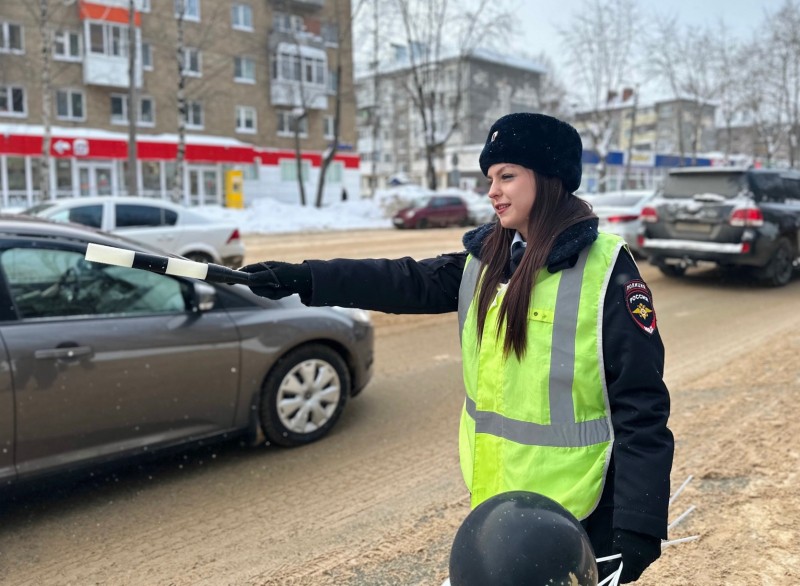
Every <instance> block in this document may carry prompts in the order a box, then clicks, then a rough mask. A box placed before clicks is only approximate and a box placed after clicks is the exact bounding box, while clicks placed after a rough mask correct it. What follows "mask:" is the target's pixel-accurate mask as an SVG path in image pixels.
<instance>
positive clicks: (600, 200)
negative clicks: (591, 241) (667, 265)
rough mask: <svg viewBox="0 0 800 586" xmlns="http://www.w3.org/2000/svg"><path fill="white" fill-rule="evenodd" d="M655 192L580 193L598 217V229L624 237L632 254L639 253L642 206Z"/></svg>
mask: <svg viewBox="0 0 800 586" xmlns="http://www.w3.org/2000/svg"><path fill="white" fill-rule="evenodd" d="M654 195H655V193H654V192H653V191H650V190H648V191H613V192H607V193H595V194H592V195H581V196H580V197H581V198H583V199H585V200H586V201H588V202H589V203H590V204H592V209H593V210H594V213H595V214H597V217H598V218H600V224H599V230H600V231H601V232H609V233H611V234H617V235H618V236H622V237H623V238H624V239H625V242H627V243H628V247H629V248H630V249H631V251H632V252H633V253H634V254H637V255H639V254H640V246H639V242H638V237H639V232H640V231H641V226H642V222H641V219H640V217H639V216H640V214H641V212H642V208H643V207H644V206H645V205H646V204H647V202H649V201H650V200H651V199H652V198H653V197H654Z"/></svg>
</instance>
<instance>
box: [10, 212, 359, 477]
mask: <svg viewBox="0 0 800 586" xmlns="http://www.w3.org/2000/svg"><path fill="white" fill-rule="evenodd" d="M89 242H96V243H98V244H105V245H109V246H116V247H120V248H128V249H139V250H141V249H142V247H141V246H139V245H137V244H135V243H133V242H131V241H128V240H124V239H120V238H116V237H112V236H110V235H106V234H103V233H100V232H94V231H92V230H89V229H83V228H81V227H77V226H73V225H66V224H56V223H52V222H47V221H44V220H39V219H35V218H28V217H25V216H2V217H0V296H2V303H0V338H2V346H1V347H0V366H1V368H0V446H2V450H0V480H2V481H4V482H9V481H13V480H15V479H21V478H26V477H33V476H38V475H41V474H44V473H49V472H54V471H59V470H63V469H66V468H73V467H75V466H77V465H90V464H98V463H100V462H103V461H110V460H116V459H119V458H122V457H126V456H130V455H135V454H141V453H142V452H144V451H153V450H154V449H157V448H164V447H169V446H175V445H178V444H184V443H187V442H195V441H198V440H205V439H207V438H211V437H215V436H226V435H227V436H232V435H238V434H242V435H247V436H249V437H250V439H252V440H253V441H255V440H256V439H258V438H260V439H264V436H265V438H266V440H267V441H268V442H271V443H274V444H279V445H282V446H297V445H302V444H306V443H309V442H312V441H314V440H317V439H319V438H321V437H322V436H324V435H325V434H327V433H328V432H329V431H330V430H331V428H332V427H333V426H334V424H335V423H336V421H337V419H338V418H339V416H340V414H341V413H342V409H343V408H344V406H345V404H346V403H347V400H348V399H349V398H351V397H353V396H355V395H357V394H358V393H359V392H360V391H361V390H362V389H363V388H364V386H365V385H366V384H367V381H369V379H370V376H371V373H372V362H373V329H372V325H371V323H370V321H369V315H368V314H367V313H366V312H362V311H358V310H356V311H353V310H335V309H323V308H307V307H304V306H303V305H301V304H300V302H299V301H298V300H297V298H296V297H294V298H287V299H285V300H281V301H271V300H268V299H264V298H261V297H258V296H255V295H253V294H252V293H251V292H250V290H249V289H247V288H246V287H243V286H240V285H235V286H229V285H216V284H215V285H212V284H209V283H206V282H203V281H197V280H193V279H184V278H176V277H171V276H167V275H160V274H156V273H150V272H147V271H140V270H135V269H128V268H122V267H117V266H112V265H101V264H96V263H90V262H87V261H86V260H85V259H84V253H85V251H86V246H87V243H89ZM156 252H157V251H156Z"/></svg>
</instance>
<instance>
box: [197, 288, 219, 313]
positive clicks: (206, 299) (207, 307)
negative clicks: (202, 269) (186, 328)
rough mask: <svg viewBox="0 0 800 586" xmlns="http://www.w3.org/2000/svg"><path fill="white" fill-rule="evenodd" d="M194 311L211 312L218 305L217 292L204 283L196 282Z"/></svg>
mask: <svg viewBox="0 0 800 586" xmlns="http://www.w3.org/2000/svg"><path fill="white" fill-rule="evenodd" d="M193 284H194V298H193V299H192V310H193V311H199V312H203V311H211V310H212V309H214V306H215V305H216V304H217V290H216V289H215V288H214V287H212V286H211V285H209V284H208V283H204V282H203V281H194V283H193Z"/></svg>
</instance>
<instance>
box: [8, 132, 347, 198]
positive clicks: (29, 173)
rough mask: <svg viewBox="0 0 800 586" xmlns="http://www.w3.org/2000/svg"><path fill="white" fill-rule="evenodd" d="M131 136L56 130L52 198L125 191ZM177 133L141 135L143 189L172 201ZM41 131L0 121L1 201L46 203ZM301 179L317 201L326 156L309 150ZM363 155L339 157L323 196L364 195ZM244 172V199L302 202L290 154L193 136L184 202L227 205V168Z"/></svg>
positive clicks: (139, 177)
mask: <svg viewBox="0 0 800 586" xmlns="http://www.w3.org/2000/svg"><path fill="white" fill-rule="evenodd" d="M127 142H128V139H127V135H126V134H123V133H113V132H107V131H100V130H92V129H77V128H76V129H64V128H55V127H54V128H53V130H52V138H51V142H50V155H51V165H50V174H49V181H50V197H51V198H52V199H59V198H70V197H86V196H94V195H127V183H126V179H125V178H126V177H127V167H128V146H127ZM177 152H178V147H177V140H176V136H175V135H141V136H140V138H139V140H138V142H137V162H136V166H137V169H136V171H137V179H136V181H137V194H138V195H141V196H144V197H155V198H170V197H172V193H173V190H174V188H175V178H176V163H175V160H176V158H177ZM41 153H42V128H41V127H36V126H26V125H0V206H1V207H2V208H3V209H8V208H16V209H18V208H25V207H29V206H31V205H33V204H35V203H38V202H39V201H40V200H41V195H40V194H41V192H42V190H41V164H42V157H41ZM302 161H303V169H302V173H303V181H304V184H305V187H306V192H307V195H308V197H309V199H310V200H311V201H313V197H314V193H315V190H316V181H317V179H318V176H319V170H320V168H321V162H322V155H321V154H319V153H303V155H302ZM358 167H359V159H358V156H357V155H354V154H350V153H345V154H341V155H337V156H336V158H335V160H334V161H333V162H332V164H331V166H330V167H329V169H328V173H327V181H326V188H325V201H326V202H330V201H338V200H339V198H340V197H341V194H342V193H343V192H344V193H346V192H349V195H350V197H358V195H359V189H358V185H359V181H358ZM231 169H238V170H241V171H242V172H243V176H244V179H245V181H244V195H245V199H246V200H248V201H252V200H253V199H254V198H257V197H275V198H277V199H281V200H284V201H292V202H296V201H298V200H299V196H298V192H299V188H298V183H297V173H296V161H295V156H294V153H293V152H291V151H285V152H284V151H277V150H268V149H260V148H257V147H254V146H253V145H250V144H247V143H243V142H240V141H238V140H235V139H229V138H225V137H215V136H201V135H195V134H192V135H187V137H186V149H185V165H184V169H183V193H182V197H181V199H182V202H183V203H184V204H186V205H225V193H224V177H225V172H226V171H228V170H231Z"/></svg>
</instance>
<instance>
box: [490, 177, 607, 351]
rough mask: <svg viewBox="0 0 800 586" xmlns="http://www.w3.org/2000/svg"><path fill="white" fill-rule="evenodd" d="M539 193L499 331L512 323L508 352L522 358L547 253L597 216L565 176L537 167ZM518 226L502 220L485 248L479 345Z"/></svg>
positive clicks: (505, 348)
mask: <svg viewBox="0 0 800 586" xmlns="http://www.w3.org/2000/svg"><path fill="white" fill-rule="evenodd" d="M533 176H534V179H535V182H536V197H535V199H534V201H533V207H532V208H531V214H530V217H529V218H528V237H527V246H526V247H525V253H524V254H523V256H522V260H521V261H520V263H519V266H518V267H517V270H516V271H514V274H513V275H512V276H511V279H510V281H509V282H508V289H507V290H506V295H505V298H504V299H503V302H502V304H501V305H500V313H499V315H498V317H497V335H498V337H499V336H500V331H501V330H502V326H503V323H504V322H505V324H506V334H505V341H504V343H503V355H504V357H508V355H509V354H510V353H511V350H514V353H515V354H516V355H517V358H518V359H522V357H523V356H524V355H525V349H526V346H527V342H528V327H527V324H528V308H529V306H530V301H531V297H532V294H533V286H534V278H535V276H536V273H537V272H538V271H539V270H540V269H542V268H544V267H545V266H546V264H547V257H548V256H549V255H550V251H551V250H552V248H553V243H554V242H555V240H556V237H557V236H558V235H559V234H561V233H562V232H563V231H564V230H566V229H567V228H569V227H570V226H572V225H573V224H577V223H578V222H582V221H584V220H587V219H589V218H592V217H595V216H594V214H593V213H592V208H591V206H590V205H589V204H588V203H587V202H585V201H584V200H582V199H580V198H578V197H575V196H574V195H572V194H571V193H569V192H568V191H567V190H566V189H565V188H564V184H563V183H562V182H561V180H560V179H558V178H556V177H546V176H544V175H540V174H539V173H537V172H536V171H534V172H533ZM515 232H516V231H515V230H512V229H508V228H503V226H502V225H500V222H497V224H496V225H495V227H494V230H493V231H492V232H491V233H490V234H489V235H488V236H487V237H486V240H484V243H483V251H482V253H481V257H482V259H481V260H482V261H483V262H484V266H485V270H484V272H483V279H482V281H481V285H480V287H479V293H478V344H480V340H481V339H482V338H483V330H484V325H485V323H486V314H487V313H488V311H489V305H491V303H492V300H493V299H494V298H495V295H496V294H497V287H498V285H500V283H501V282H503V279H504V276H505V275H506V267H507V266H508V262H509V259H510V256H511V242H512V241H513V240H514V234H515Z"/></svg>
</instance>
